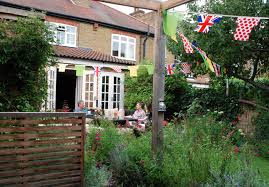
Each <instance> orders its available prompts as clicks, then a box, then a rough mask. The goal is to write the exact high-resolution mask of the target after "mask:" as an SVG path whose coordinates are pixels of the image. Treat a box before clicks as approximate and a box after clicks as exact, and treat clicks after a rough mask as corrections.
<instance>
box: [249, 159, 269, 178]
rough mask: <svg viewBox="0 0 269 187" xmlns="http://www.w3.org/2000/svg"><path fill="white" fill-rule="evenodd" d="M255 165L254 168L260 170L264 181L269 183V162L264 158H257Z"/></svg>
mask: <svg viewBox="0 0 269 187" xmlns="http://www.w3.org/2000/svg"><path fill="white" fill-rule="evenodd" d="M253 164H254V167H255V168H257V169H258V170H259V172H260V173H261V176H262V177H263V179H264V180H265V181H267V182H268V183H269V160H267V159H265V158H262V157H256V158H255V160H254V161H253Z"/></svg>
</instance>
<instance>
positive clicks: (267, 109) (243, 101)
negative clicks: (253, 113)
mask: <svg viewBox="0 0 269 187" xmlns="http://www.w3.org/2000/svg"><path fill="white" fill-rule="evenodd" d="M239 102H240V103H245V104H249V105H252V106H255V107H257V108H261V109H264V110H266V111H268V112H269V108H267V107H264V106H261V105H259V104H257V103H255V102H253V101H248V100H244V99H239Z"/></svg>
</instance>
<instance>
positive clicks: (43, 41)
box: [0, 18, 55, 111]
mask: <svg viewBox="0 0 269 187" xmlns="http://www.w3.org/2000/svg"><path fill="white" fill-rule="evenodd" d="M0 33H1V34H0V54H1V55H0V80H1V81H0V111H39V110H40V107H41V104H42V103H43V101H44V99H45V97H46V94H47V81H46V70H45V67H46V65H48V64H49V62H50V63H53V62H55V60H54V58H53V48H52V45H51V44H50V42H52V41H53V37H52V35H51V33H50V31H49V29H48V28H47V26H46V25H45V23H44V22H43V21H42V20H41V19H39V18H19V19H18V20H17V21H16V22H14V21H3V20H1V21H0Z"/></svg>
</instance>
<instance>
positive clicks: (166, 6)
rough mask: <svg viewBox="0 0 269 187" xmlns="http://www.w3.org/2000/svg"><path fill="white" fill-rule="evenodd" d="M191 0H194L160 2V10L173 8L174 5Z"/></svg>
mask: <svg viewBox="0 0 269 187" xmlns="http://www.w3.org/2000/svg"><path fill="white" fill-rule="evenodd" d="M191 1H194V0H167V1H165V2H163V3H162V5H161V7H162V10H167V9H171V8H175V7H176V6H180V5H183V4H186V3H189V2H191Z"/></svg>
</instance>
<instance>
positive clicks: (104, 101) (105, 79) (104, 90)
mask: <svg viewBox="0 0 269 187" xmlns="http://www.w3.org/2000/svg"><path fill="white" fill-rule="evenodd" d="M108 103H109V76H102V85H101V108H102V109H109V107H108V106H109V104H108Z"/></svg>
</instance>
